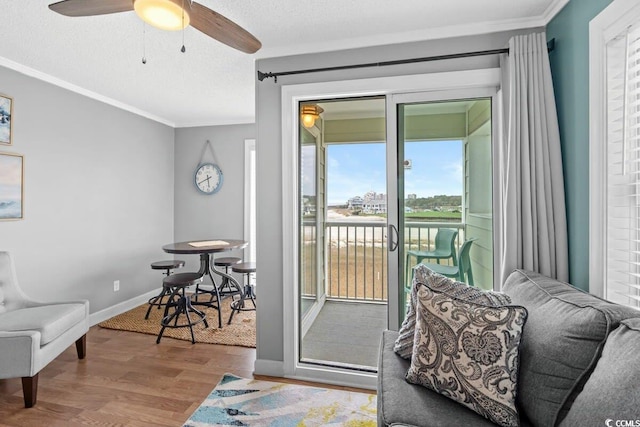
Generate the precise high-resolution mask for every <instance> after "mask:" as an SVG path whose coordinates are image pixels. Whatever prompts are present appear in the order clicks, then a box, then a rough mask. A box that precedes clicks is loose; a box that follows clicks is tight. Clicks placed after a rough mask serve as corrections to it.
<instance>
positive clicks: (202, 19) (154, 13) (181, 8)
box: [49, 0, 262, 53]
mask: <svg viewBox="0 0 640 427" xmlns="http://www.w3.org/2000/svg"><path fill="white" fill-rule="evenodd" d="M49 9H51V10H53V11H54V12H57V13H59V14H61V15H65V16H94V15H106V14H109V13H119V12H129V11H132V10H135V11H136V13H137V14H138V16H139V17H140V18H141V19H142V20H143V21H145V22H147V23H148V24H150V25H153V26H154V27H157V28H160V29H163V30H182V29H183V28H185V27H186V26H188V25H191V26H192V27H194V28H195V29H196V30H199V31H202V32H203V33H205V34H206V35H208V36H209V37H212V38H214V39H216V40H218V41H219V42H222V43H224V44H226V45H227V46H231V47H232V48H234V49H238V50H240V51H242V52H245V53H255V52H256V51H257V50H258V49H260V48H261V47H262V44H261V43H260V41H259V40H258V39H256V38H255V37H254V36H253V35H251V33H249V32H248V31H247V30H245V29H244V28H242V27H240V26H239V25H238V24H236V23H235V22H233V21H231V20H229V19H227V18H225V17H224V16H222V15H220V14H219V13H217V12H214V11H213V10H211V9H209V8H208V7H206V6H203V5H201V4H199V3H196V2H195V1H192V0H63V1H59V2H57V3H53V4H50V5H49Z"/></svg>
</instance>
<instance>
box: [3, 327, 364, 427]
mask: <svg viewBox="0 0 640 427" xmlns="http://www.w3.org/2000/svg"><path fill="white" fill-rule="evenodd" d="M255 357H256V351H255V349H252V348H244V347H231V346H224V345H213V344H195V345H192V344H191V343H190V342H187V341H179V340H174V339H170V338H163V340H162V342H161V343H160V344H159V345H157V344H156V343H155V336H152V335H144V334H139V333H134V332H125V331H115V330H110V329H103V328H100V327H98V326H94V327H92V328H91V329H90V331H89V334H88V335H87V358H86V359H85V360H78V358H77V355H76V350H75V346H71V347H69V348H68V349H67V350H66V351H65V352H64V353H62V354H61V355H60V356H59V357H58V358H57V359H56V360H54V361H53V362H51V363H50V364H49V365H48V366H47V367H45V368H44V369H43V370H42V371H41V372H40V380H39V387H38V402H37V404H36V405H35V407H33V408H29V409H25V408H24V402H23V399H22V384H21V381H20V378H13V379H8V380H0V426H1V427H7V426H11V427H26V426H28V427H31V426H34V427H35V426H38V427H39V426H52V427H56V426H64V427H72V426H88V425H90V426H144V427H149V426H181V425H182V424H183V423H184V422H185V421H186V420H187V419H188V418H189V416H190V415H191V413H192V412H193V411H195V409H196V408H197V407H198V406H199V405H200V403H201V402H202V401H203V400H204V399H205V398H206V397H207V396H208V394H209V393H210V392H211V390H213V388H214V387H215V385H216V384H217V383H218V381H219V380H220V379H221V378H222V375H223V374H224V373H226V372H229V373H233V374H235V375H238V376H242V377H245V378H252V377H253V374H252V373H253V364H254V361H255ZM259 379H264V380H268V381H282V382H289V383H299V382H297V381H293V380H283V379H280V378H268V377H259ZM313 385H316V386H324V387H327V386H326V385H322V384H313ZM329 387H330V386H329ZM332 388H338V389H347V390H352V391H363V390H358V389H351V388H346V387H332ZM364 392H369V391H364Z"/></svg>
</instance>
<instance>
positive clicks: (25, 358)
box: [0, 251, 89, 408]
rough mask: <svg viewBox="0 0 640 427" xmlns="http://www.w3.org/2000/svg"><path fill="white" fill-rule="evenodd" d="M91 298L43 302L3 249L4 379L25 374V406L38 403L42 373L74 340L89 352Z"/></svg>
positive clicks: (0, 364)
mask: <svg viewBox="0 0 640 427" xmlns="http://www.w3.org/2000/svg"><path fill="white" fill-rule="evenodd" d="M88 331H89V302H88V301H84V300H83V301H69V302H50V303H41V302H36V301H33V300H31V299H29V298H28V297H27V296H26V295H25V294H24V292H22V290H21V289H20V287H19V286H18V280H17V277H16V271H15V267H14V265H13V259H12V258H11V254H10V253H9V252H2V251H0V379H5V378H17V377H22V392H23V394H24V406H25V407H26V408H31V407H32V406H33V405H35V404H36V398H37V392H38V373H39V372H40V371H41V370H42V369H43V368H44V367H45V366H47V365H48V364H49V362H51V361H52V360H53V359H55V358H56V357H58V356H59V355H60V354H61V353H62V352H63V351H65V350H66V349H67V348H68V347H69V346H70V345H71V344H73V343H74V342H75V343H76V350H77V353H78V358H79V359H84V357H85V354H86V345H87V344H86V343H87V341H86V333H87V332H88Z"/></svg>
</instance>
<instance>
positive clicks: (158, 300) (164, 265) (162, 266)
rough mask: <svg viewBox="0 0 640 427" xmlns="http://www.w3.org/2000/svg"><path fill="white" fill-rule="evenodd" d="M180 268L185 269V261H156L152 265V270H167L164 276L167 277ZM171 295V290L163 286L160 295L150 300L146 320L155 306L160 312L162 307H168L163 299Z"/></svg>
mask: <svg viewBox="0 0 640 427" xmlns="http://www.w3.org/2000/svg"><path fill="white" fill-rule="evenodd" d="M180 267H184V261H182V260H179V259H176V260H169V261H156V262H152V263H151V269H152V270H166V271H165V272H164V274H166V275H167V276H169V275H171V270H175V269H176V268H180ZM170 293H171V289H165V287H164V286H162V290H161V291H160V293H159V294H158V295H157V296H155V297H153V298H151V299H149V308H148V309H147V314H146V315H145V316H144V318H145V320H147V319H149V313H151V307H153V306H154V305H155V306H157V307H158V310H160V307H162V306H164V305H166V302H162V299H163V298H164V297H165V296H169V294H170Z"/></svg>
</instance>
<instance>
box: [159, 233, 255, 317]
mask: <svg viewBox="0 0 640 427" xmlns="http://www.w3.org/2000/svg"><path fill="white" fill-rule="evenodd" d="M247 245H248V242H247V241H245V240H236V239H215V240H194V241H189V242H177V243H169V244H168V245H164V246H163V247H162V250H163V251H165V252H167V253H170V254H181V255H200V269H199V270H198V273H200V274H201V275H202V276H209V278H210V279H211V283H212V284H213V289H212V290H211V295H212V299H211V301H209V302H194V304H198V305H206V306H209V307H211V308H215V309H216V310H217V311H218V328H222V307H221V304H222V300H221V295H220V289H219V288H218V285H217V284H216V281H215V280H214V278H213V277H214V276H213V275H214V274H215V275H218V276H220V277H221V278H226V279H227V280H228V281H229V282H230V283H231V285H232V286H233V287H235V288H236V289H237V290H238V294H239V295H240V297H242V296H243V295H242V292H243V290H242V286H240V284H239V283H238V281H237V280H236V279H235V278H234V277H233V276H231V275H230V274H227V273H226V272H224V271H221V270H218V269H217V268H216V267H215V262H214V261H213V259H212V258H213V257H214V256H215V254H216V253H219V252H228V251H233V250H237V249H243V248H245V247H246V246H247ZM207 292H208V291H207ZM208 293H209V292H208ZM213 296H215V297H216V301H215V302H216V304H214V303H213ZM196 298H197V295H196Z"/></svg>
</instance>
